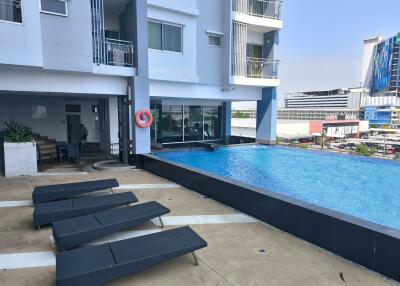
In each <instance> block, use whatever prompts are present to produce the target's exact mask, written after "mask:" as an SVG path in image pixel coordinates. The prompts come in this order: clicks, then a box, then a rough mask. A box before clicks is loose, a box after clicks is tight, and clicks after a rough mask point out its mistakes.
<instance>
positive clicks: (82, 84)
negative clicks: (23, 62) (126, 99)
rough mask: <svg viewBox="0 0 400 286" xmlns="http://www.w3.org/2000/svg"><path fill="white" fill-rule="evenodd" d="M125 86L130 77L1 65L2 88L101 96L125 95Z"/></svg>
mask: <svg viewBox="0 0 400 286" xmlns="http://www.w3.org/2000/svg"><path fill="white" fill-rule="evenodd" d="M0 46H1V45H0ZM21 83H24V84H21ZM126 89H127V80H126V78H123V77H111V76H100V75H92V74H78V73H62V72H51V71H43V70H22V69H17V68H14V69H12V68H5V67H0V91H23V92H24V91H27V92H40V93H46V92H55V93H76V94H90V95H95V96H97V97H98V96H101V95H103V96H108V95H125V94H126Z"/></svg>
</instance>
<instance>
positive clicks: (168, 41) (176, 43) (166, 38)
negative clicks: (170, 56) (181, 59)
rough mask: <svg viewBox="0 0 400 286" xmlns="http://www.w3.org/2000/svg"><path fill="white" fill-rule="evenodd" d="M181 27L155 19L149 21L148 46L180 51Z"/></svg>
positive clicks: (162, 49) (156, 48)
mask: <svg viewBox="0 0 400 286" xmlns="http://www.w3.org/2000/svg"><path fill="white" fill-rule="evenodd" d="M182 34H183V27H182V26H180V25H174V24H167V23H163V22H157V21H149V48H150V49H155V50H161V51H170V52H177V53H182V50H183V48H182Z"/></svg>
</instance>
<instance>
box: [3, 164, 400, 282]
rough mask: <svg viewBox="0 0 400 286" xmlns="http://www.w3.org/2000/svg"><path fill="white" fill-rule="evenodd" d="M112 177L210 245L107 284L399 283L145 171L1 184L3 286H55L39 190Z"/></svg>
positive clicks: (141, 230)
mask: <svg viewBox="0 0 400 286" xmlns="http://www.w3.org/2000/svg"><path fill="white" fill-rule="evenodd" d="M105 178H116V179H117V180H118V181H119V183H120V184H121V185H122V188H120V189H118V190H115V192H124V191H129V189H130V188H131V189H132V191H133V192H134V193H135V195H136V196H137V197H138V199H139V202H147V201H151V200H156V201H158V202H159V203H161V204H163V205H165V206H166V207H168V208H170V209H171V213H170V214H168V216H167V217H166V218H165V221H166V228H174V227H178V226H180V225H187V224H189V225H190V226H191V227H192V228H193V229H194V230H195V231H196V232H198V233H199V234H200V235H201V236H202V237H203V238H204V239H205V240H206V241H207V242H208V247H207V248H205V249H202V250H200V251H198V252H197V255H198V258H199V263H200V264H199V266H198V267H195V266H194V265H193V261H192V258H191V256H190V255H187V256H183V257H181V258H178V259H175V260H173V261H170V262H167V263H164V264H162V265H159V266H156V267H153V268H151V269H148V270H146V271H143V272H142V273H138V274H136V275H133V276H129V277H127V278H124V279H122V280H118V281H116V282H113V283H110V284H108V285H160V286H161V285H163V286H164V285H175V286H177V285H182V286H183V285H192V286H197V285H199V286H200V285H221V286H222V285H246V286H247V285H260V286H261V285H307V286H309V285H318V286H321V285H360V286H361V285H363V286H364V285H396V283H395V282H393V281H391V280H388V279H385V278H384V277H382V276H380V275H378V274H376V273H374V272H372V271H369V270H367V269H365V268H363V267H361V266H358V265H356V264H354V263H351V262H349V261H347V260H344V259H342V258H340V257H338V256H336V255H332V254H330V253H328V252H326V251H324V250H321V249H320V248H318V247H316V246H314V245H311V244H309V243H306V242H304V241H302V240H300V239H298V238H295V237H293V236H291V235H289V234H286V233H284V232H282V231H280V230H277V229H275V228H273V227H271V226H269V225H266V224H264V223H261V222H258V221H256V220H254V219H252V218H250V217H247V216H245V215H242V214H240V213H239V212H238V211H236V210H234V209H232V208H229V207H227V206H224V205H222V204H220V203H218V202H215V201H213V200H211V199H208V198H204V197H203V196H201V195H200V194H198V193H195V192H192V191H190V190H188V189H185V188H183V187H181V186H177V185H174V184H173V183H172V182H169V181H167V180H165V179H162V178H160V177H157V176H155V175H153V174H150V173H148V172H145V171H142V170H130V171H120V172H109V171H107V172H93V173H89V174H83V173H82V174H81V173H77V174H76V175H71V174H69V175H61V176H36V177H18V178H10V179H6V178H0V269H2V270H0V285H11V286H14V285H15V286H17V285H23V286H24V285H44V286H45V285H55V266H54V260H53V259H54V254H53V252H54V253H55V249H54V248H53V246H52V242H51V229H50V228H49V227H46V228H43V229H42V230H41V231H37V230H35V229H34V228H33V224H32V212H33V207H32V206H30V205H29V200H30V199H31V193H32V189H33V187H34V186H37V185H46V184H60V183H64V182H78V181H84V180H95V179H105ZM20 203H21V205H22V206H18V205H19V204H20ZM15 205H17V206H15ZM153 231H159V228H158V226H157V225H155V224H153V223H151V222H149V223H146V224H144V225H141V226H139V227H137V228H134V229H132V231H129V232H124V233H121V234H119V235H117V238H118V236H120V238H122V237H123V236H126V235H127V236H134V235H141V234H145V233H148V232H153ZM114 239H115V236H114ZM39 266H40V267H39ZM4 268H5V269H4Z"/></svg>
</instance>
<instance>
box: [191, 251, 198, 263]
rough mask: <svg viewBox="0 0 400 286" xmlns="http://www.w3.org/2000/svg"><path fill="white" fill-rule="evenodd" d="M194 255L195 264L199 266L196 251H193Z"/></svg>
mask: <svg viewBox="0 0 400 286" xmlns="http://www.w3.org/2000/svg"><path fill="white" fill-rule="evenodd" d="M192 256H193V260H194V265H196V266H198V265H199V261H198V260H197V256H196V253H194V252H192Z"/></svg>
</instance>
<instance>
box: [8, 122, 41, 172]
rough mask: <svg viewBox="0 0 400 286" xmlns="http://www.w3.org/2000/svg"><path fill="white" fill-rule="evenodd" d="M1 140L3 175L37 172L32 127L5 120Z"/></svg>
mask: <svg viewBox="0 0 400 286" xmlns="http://www.w3.org/2000/svg"><path fill="white" fill-rule="evenodd" d="M5 126H6V127H5V128H4V129H3V130H2V132H1V137H2V141H3V162H4V175H5V176H6V177H13V176H22V175H34V174H36V173H37V155H36V143H35V142H34V141H33V133H32V129H31V128H29V127H27V126H24V125H22V124H20V123H18V122H16V121H14V120H11V121H8V122H5Z"/></svg>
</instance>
